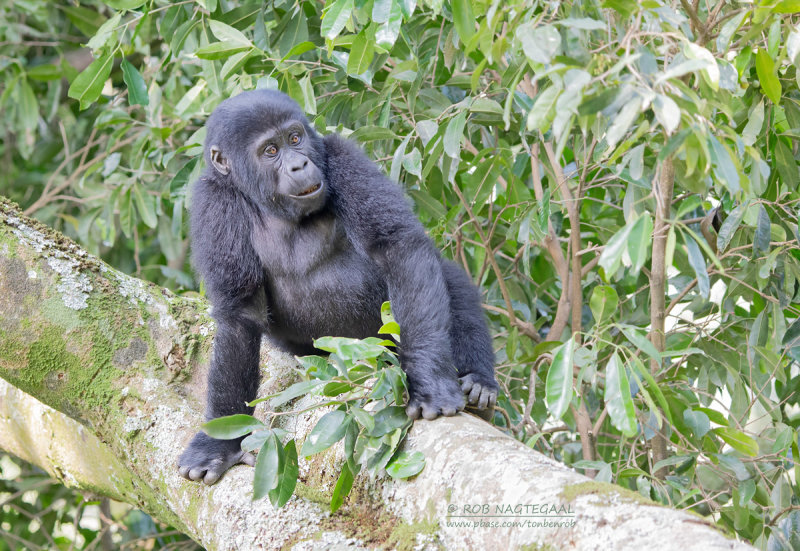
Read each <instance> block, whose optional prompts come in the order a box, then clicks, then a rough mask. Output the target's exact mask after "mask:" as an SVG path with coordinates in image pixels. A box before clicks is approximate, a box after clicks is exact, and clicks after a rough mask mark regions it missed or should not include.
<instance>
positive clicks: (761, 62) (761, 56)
mask: <svg viewBox="0 0 800 551" xmlns="http://www.w3.org/2000/svg"><path fill="white" fill-rule="evenodd" d="M756 73H757V74H758V80H759V82H760V83H761V88H762V90H764V94H765V95H766V96H767V97H768V98H769V99H770V101H772V103H774V104H775V105H778V104H779V103H780V102H781V93H782V88H781V82H780V81H779V80H778V74H777V72H776V70H775V64H774V63H773V61H772V58H771V57H769V53H767V51H766V50H765V49H763V48H759V50H758V52H757V53H756Z"/></svg>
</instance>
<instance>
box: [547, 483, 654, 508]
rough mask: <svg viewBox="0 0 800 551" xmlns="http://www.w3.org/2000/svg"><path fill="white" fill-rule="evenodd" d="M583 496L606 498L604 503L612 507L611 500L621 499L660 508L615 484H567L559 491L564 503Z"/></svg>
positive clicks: (639, 495)
mask: <svg viewBox="0 0 800 551" xmlns="http://www.w3.org/2000/svg"><path fill="white" fill-rule="evenodd" d="M583 495H597V496H602V497H604V498H606V499H605V500H604V503H605V504H607V505H612V502H611V500H612V499H621V500H622V501H627V502H630V503H639V504H642V505H657V506H659V507H660V506H661V505H659V504H658V503H656V502H655V501H651V500H649V499H647V498H646V497H644V496H643V495H641V494H638V493H636V492H634V491H631V490H628V489H627V488H623V487H622V486H617V485H615V484H609V483H608V482H596V481H593V480H592V481H589V482H581V483H579V484H569V485H567V486H564V489H563V490H561V493H560V494H559V497H561V498H562V499H564V500H565V501H575V499H576V498H577V497H579V496H583Z"/></svg>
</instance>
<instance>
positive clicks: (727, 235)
mask: <svg viewBox="0 0 800 551" xmlns="http://www.w3.org/2000/svg"><path fill="white" fill-rule="evenodd" d="M749 206H750V202H749V201H745V202H744V203H742V204H741V205H739V206H738V207H736V208H735V209H733V211H732V212H731V213H730V215H729V216H728V217H727V218H726V219H725V221H724V222H723V223H722V226H720V228H719V233H718V234H717V251H718V252H719V254H722V253H723V252H725V249H727V248H728V244H729V243H730V242H731V239H733V234H734V233H736V230H737V229H738V228H739V224H741V223H742V218H744V214H745V212H746V211H747V208H748V207H749Z"/></svg>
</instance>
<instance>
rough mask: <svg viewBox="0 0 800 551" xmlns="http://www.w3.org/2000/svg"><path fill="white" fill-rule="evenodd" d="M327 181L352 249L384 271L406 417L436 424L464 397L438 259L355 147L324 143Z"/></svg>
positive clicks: (332, 140) (390, 186)
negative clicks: (398, 335) (397, 333)
mask: <svg viewBox="0 0 800 551" xmlns="http://www.w3.org/2000/svg"><path fill="white" fill-rule="evenodd" d="M324 143H325V151H326V153H327V171H326V173H325V176H326V178H327V181H328V184H329V185H330V189H331V199H332V201H333V206H334V209H335V210H336V215H337V218H338V219H340V220H342V222H344V225H345V230H346V232H347V235H348V237H349V238H350V240H351V241H352V242H353V243H354V244H355V246H356V247H357V248H358V249H360V250H362V251H364V252H365V253H366V254H368V255H369V256H370V257H372V258H373V259H374V260H375V261H376V262H377V263H378V265H380V266H381V268H382V269H383V271H384V275H385V278H386V282H387V285H388V289H389V298H390V300H391V301H392V310H393V313H394V315H395V318H396V319H397V321H398V323H399V324H400V326H401V327H402V331H403V335H402V339H403V341H402V345H401V353H400V363H401V365H402V367H403V369H404V371H405V372H406V374H407V375H408V385H409V402H408V406H407V408H406V412H407V413H408V415H409V417H411V418H413V419H416V418H419V417H420V415H421V416H422V417H424V418H426V419H433V418H435V417H437V416H438V415H455V413H456V412H457V411H459V410H461V409H463V407H464V397H463V394H462V391H461V388H460V387H459V384H458V380H457V371H456V368H455V366H454V364H453V359H452V356H451V350H450V340H449V336H448V333H449V330H450V324H451V319H450V302H449V297H448V291H447V285H446V283H445V279H444V276H443V273H442V265H441V260H440V258H439V254H438V251H436V248H435V247H434V244H433V242H432V241H431V240H430V239H429V238H428V236H427V235H426V234H425V230H424V229H423V227H422V224H421V223H420V222H419V220H418V219H417V217H416V216H415V215H414V213H413V212H412V211H411V208H410V207H409V205H408V203H407V201H406V199H405V197H404V196H403V193H402V191H401V189H400V187H399V186H397V185H396V184H394V183H392V182H391V181H389V179H388V178H386V176H384V175H383V174H382V173H381V172H380V170H379V169H378V167H377V166H376V165H375V164H373V163H372V162H371V161H370V160H369V159H368V158H367V157H366V156H365V155H364V153H363V152H362V151H361V150H360V149H359V148H358V147H357V146H356V145H354V144H352V143H350V142H348V141H346V140H345V139H343V138H341V137H340V136H338V135H335V134H331V135H328V136H326V137H325V138H324Z"/></svg>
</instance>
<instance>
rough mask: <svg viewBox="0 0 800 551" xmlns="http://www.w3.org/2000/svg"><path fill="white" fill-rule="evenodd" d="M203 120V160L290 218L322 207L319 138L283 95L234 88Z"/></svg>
mask: <svg viewBox="0 0 800 551" xmlns="http://www.w3.org/2000/svg"><path fill="white" fill-rule="evenodd" d="M207 126H208V134H207V138H206V161H207V162H208V163H209V164H210V165H211V166H213V167H214V169H215V170H216V171H217V173H219V175H221V176H223V177H225V178H227V179H228V180H229V182H230V183H231V184H232V185H234V186H236V187H237V188H239V189H240V190H241V191H243V192H244V193H245V194H247V195H248V196H249V197H250V198H251V199H253V200H254V201H256V202H257V203H259V204H260V205H262V206H263V207H265V208H267V209H269V210H271V211H273V212H275V213H277V214H279V215H281V216H284V217H286V218H289V219H293V220H297V219H299V218H302V217H303V216H307V215H309V214H311V213H313V212H316V211H318V210H319V209H321V208H322V207H323V205H324V204H325V199H326V197H327V188H326V184H325V179H324V177H323V174H324V163H325V156H324V153H323V151H324V148H323V147H322V139H321V138H320V137H319V135H318V134H317V133H316V132H315V131H314V129H313V128H311V127H310V125H309V124H308V122H307V120H306V118H305V115H304V114H303V113H302V111H300V110H299V108H298V106H297V104H296V103H294V102H293V101H292V100H291V99H289V97H288V96H286V95H284V94H282V93H280V92H274V91H268V90H256V91H253V92H245V93H242V94H239V95H238V96H236V97H234V98H231V99H228V100H226V101H224V102H222V103H221V104H220V106H219V107H217V109H216V110H215V111H214V113H213V114H212V115H211V117H210V118H209V122H208V125H207ZM231 129H234V130H233V131H231Z"/></svg>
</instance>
